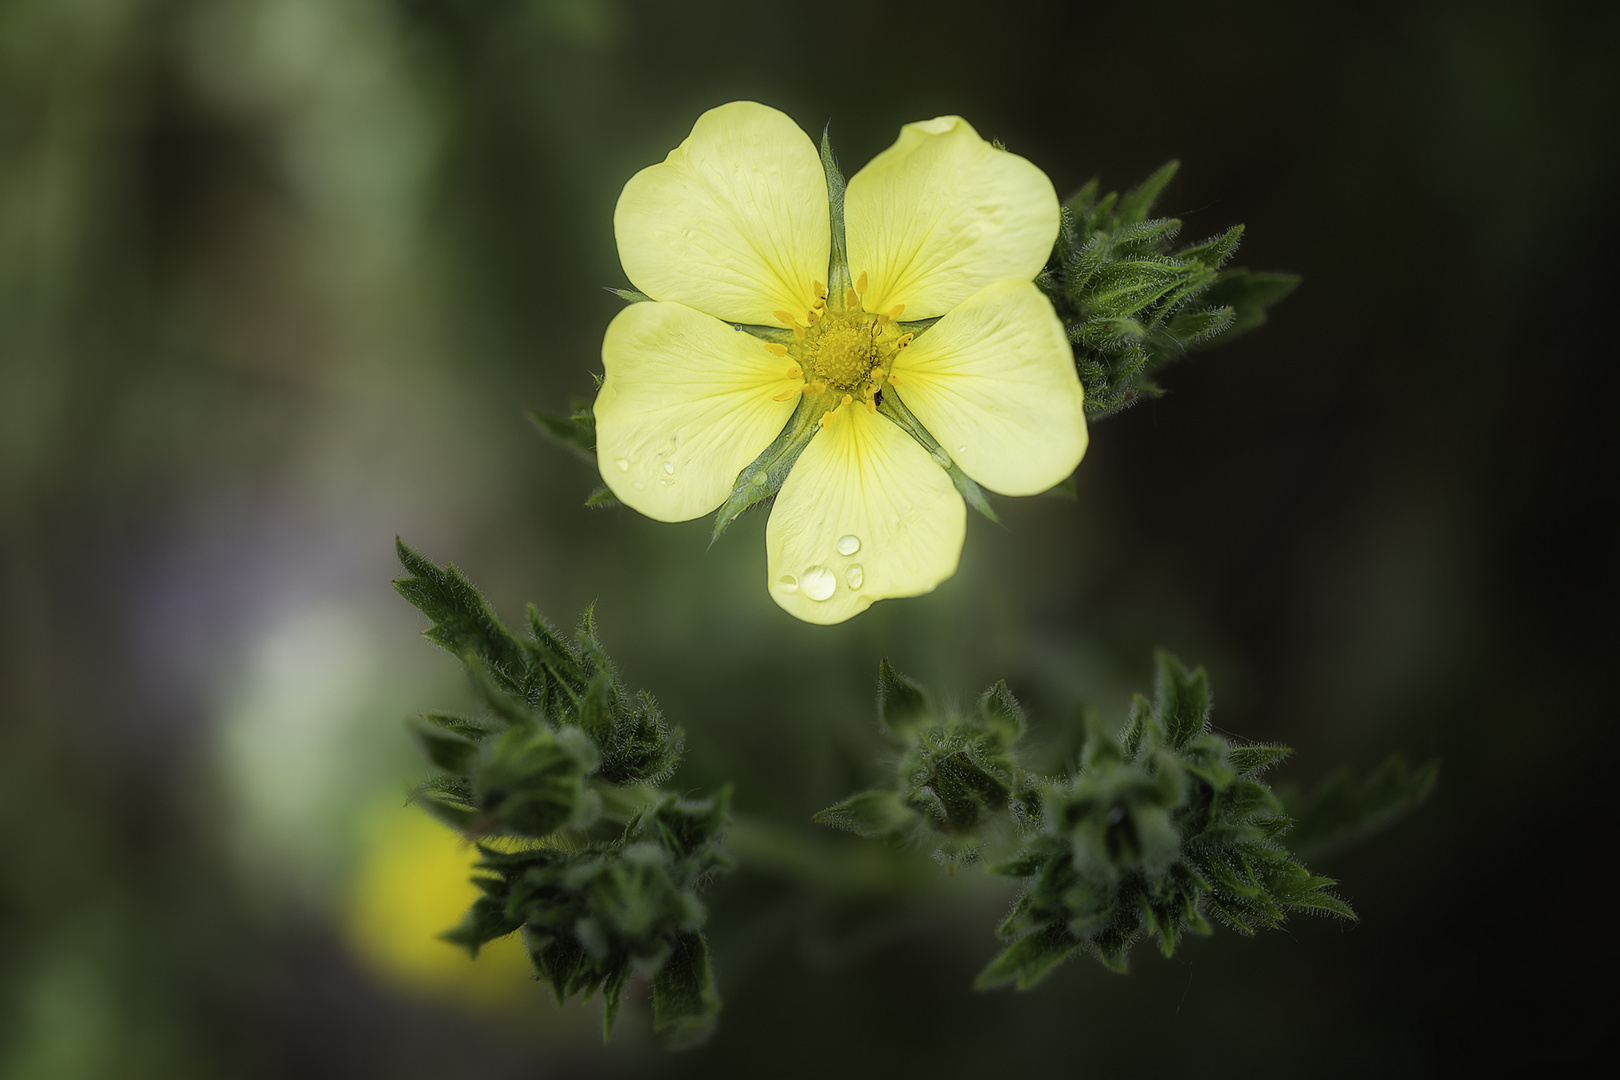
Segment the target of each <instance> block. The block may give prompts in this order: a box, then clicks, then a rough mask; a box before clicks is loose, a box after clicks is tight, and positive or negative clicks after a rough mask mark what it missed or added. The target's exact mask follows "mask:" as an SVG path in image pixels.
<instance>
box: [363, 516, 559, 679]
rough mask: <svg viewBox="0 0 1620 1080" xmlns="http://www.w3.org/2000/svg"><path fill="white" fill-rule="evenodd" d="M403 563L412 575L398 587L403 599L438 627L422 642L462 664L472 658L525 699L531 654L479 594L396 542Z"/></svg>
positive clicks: (447, 570) (461, 579)
mask: <svg viewBox="0 0 1620 1080" xmlns="http://www.w3.org/2000/svg"><path fill="white" fill-rule="evenodd" d="M394 545H395V549H396V551H397V552H398V555H399V561H400V562H401V563H402V564H403V565H404V567H405V569H406V570H407V571H409V572H410V574H411V575H412V576H411V577H408V578H401V579H400V580H398V581H395V582H394V588H395V589H397V590H398V591H399V594H400V595H401V596H403V597H404V598H405V599H406V600H408V601H410V603H411V604H412V605H413V606H415V607H416V608H417V609H418V610H419V611H421V612H422V614H424V615H426V616H427V617H428V618H429V619H431V620H433V625H432V626H430V627H429V628H428V629H427V630H426V631H424V632H423V634H422V636H423V637H425V638H427V639H428V640H429V641H431V642H433V643H434V644H436V645H440V646H442V647H443V648H445V649H447V650H449V651H450V652H451V653H452V654H454V655H455V656H457V657H458V658H459V657H461V656H463V655H465V654H471V655H472V656H475V657H477V658H478V659H480V660H482V661H483V662H484V663H485V664H486V665H488V667H489V671H490V674H491V675H492V676H493V677H494V678H495V679H496V680H497V682H498V683H499V684H500V686H501V687H502V689H504V690H507V691H508V692H511V693H515V694H517V695H518V696H520V697H522V696H524V693H525V691H526V690H527V689H528V683H529V679H530V675H531V668H530V664H529V659H528V655H527V652H526V650H525V649H524V647H523V645H522V643H521V642H520V641H518V639H517V638H515V637H513V636H512V634H511V633H509V632H508V631H507V629H506V628H505V627H504V626H502V625H501V624H500V622H499V621H498V620H497V619H496V618H495V614H494V612H492V611H491V610H490V609H489V605H488V604H487V603H485V602H484V598H483V597H482V596H480V595H479V593H478V590H477V589H475V588H473V587H472V585H471V583H469V582H468V581H467V579H466V578H464V577H462V576H461V575H460V574H459V573H457V572H456V568H455V566H454V565H449V566H446V567H445V568H444V569H443V570H441V569H439V568H438V567H437V566H435V565H433V564H432V563H431V562H429V561H428V560H426V559H424V558H423V557H422V556H420V555H418V554H417V553H416V552H414V551H412V550H411V549H410V548H408V547H406V546H405V543H404V541H402V540H398V539H396V540H395V541H394Z"/></svg>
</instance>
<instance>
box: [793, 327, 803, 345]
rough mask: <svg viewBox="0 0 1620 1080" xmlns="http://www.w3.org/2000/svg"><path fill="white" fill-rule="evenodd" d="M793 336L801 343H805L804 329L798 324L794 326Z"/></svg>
mask: <svg viewBox="0 0 1620 1080" xmlns="http://www.w3.org/2000/svg"><path fill="white" fill-rule="evenodd" d="M793 336H794V337H796V338H798V339H799V340H800V341H803V340H804V327H802V326H800V325H799V324H798V323H794V324H793Z"/></svg>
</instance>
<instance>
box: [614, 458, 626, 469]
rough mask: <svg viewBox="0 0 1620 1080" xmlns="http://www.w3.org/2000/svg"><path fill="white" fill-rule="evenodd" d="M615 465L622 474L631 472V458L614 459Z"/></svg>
mask: <svg viewBox="0 0 1620 1080" xmlns="http://www.w3.org/2000/svg"><path fill="white" fill-rule="evenodd" d="M613 464H615V465H617V466H618V467H619V471H620V472H629V471H630V459H629V458H614V459H613Z"/></svg>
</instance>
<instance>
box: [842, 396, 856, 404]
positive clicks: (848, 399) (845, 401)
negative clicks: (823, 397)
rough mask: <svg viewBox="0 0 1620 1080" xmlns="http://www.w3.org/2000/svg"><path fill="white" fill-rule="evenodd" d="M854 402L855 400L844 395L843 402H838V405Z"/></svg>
mask: <svg viewBox="0 0 1620 1080" xmlns="http://www.w3.org/2000/svg"><path fill="white" fill-rule="evenodd" d="M854 400H855V399H854V398H852V397H850V396H849V395H848V394H845V395H844V400H843V401H840V402H839V404H840V405H848V404H849V403H850V402H852V401H854Z"/></svg>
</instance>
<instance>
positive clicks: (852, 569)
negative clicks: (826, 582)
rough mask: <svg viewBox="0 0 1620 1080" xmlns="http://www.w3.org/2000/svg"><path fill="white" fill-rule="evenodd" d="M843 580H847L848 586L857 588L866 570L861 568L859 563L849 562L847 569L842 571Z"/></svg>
mask: <svg viewBox="0 0 1620 1080" xmlns="http://www.w3.org/2000/svg"><path fill="white" fill-rule="evenodd" d="M844 580H845V581H847V582H849V587H850V588H852V589H858V588H860V587H861V583H862V582H864V581H865V580H866V571H865V570H862V569H861V564H860V563H850V564H849V569H848V570H845V571H844Z"/></svg>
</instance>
